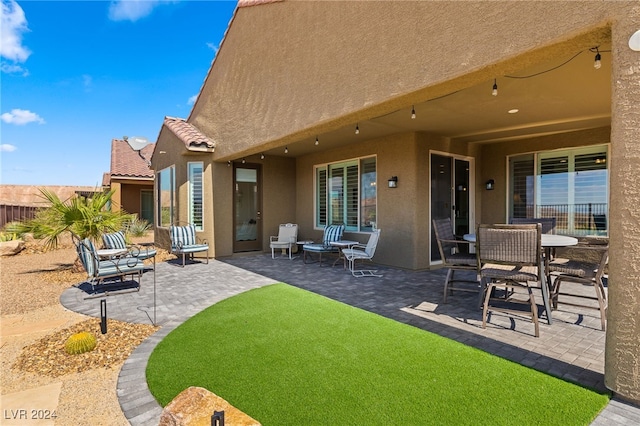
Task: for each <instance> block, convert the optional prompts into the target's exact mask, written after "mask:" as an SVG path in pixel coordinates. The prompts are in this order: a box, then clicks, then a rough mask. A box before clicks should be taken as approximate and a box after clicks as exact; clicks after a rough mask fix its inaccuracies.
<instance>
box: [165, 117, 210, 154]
mask: <svg viewBox="0 0 640 426" xmlns="http://www.w3.org/2000/svg"><path fill="white" fill-rule="evenodd" d="M164 125H165V126H167V128H168V129H169V130H171V131H172V132H173V133H174V134H175V135H176V136H177V137H178V139H180V140H181V141H182V142H183V143H184V145H185V146H186V147H187V149H189V150H197V151H200V150H202V149H203V148H204V149H205V150H207V151H208V150H213V149H214V148H215V146H216V144H215V143H214V142H213V141H212V140H211V139H209V138H208V137H207V136H205V135H204V134H203V133H202V132H200V130H198V129H197V128H196V127H195V126H194V125H193V124H191V123H187V121H186V120H184V119H183V118H175V117H165V118H164Z"/></svg>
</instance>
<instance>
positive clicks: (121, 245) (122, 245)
mask: <svg viewBox="0 0 640 426" xmlns="http://www.w3.org/2000/svg"><path fill="white" fill-rule="evenodd" d="M102 242H103V243H104V246H105V247H106V248H108V249H126V248H127V243H126V242H125V240H124V232H122V231H118V232H112V233H110V234H102Z"/></svg>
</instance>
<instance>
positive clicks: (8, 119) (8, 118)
mask: <svg viewBox="0 0 640 426" xmlns="http://www.w3.org/2000/svg"><path fill="white" fill-rule="evenodd" d="M0 119H2V121H4V122H5V123H9V124H15V125H18V126H22V125H25V124H29V123H34V122H35V123H40V124H44V119H43V118H42V117H40V116H39V115H38V114H36V113H35V112H31V111H29V110H26V109H17V108H16V109H12V110H11V112H5V113H4V114H2V115H0Z"/></svg>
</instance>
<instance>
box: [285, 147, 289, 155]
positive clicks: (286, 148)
mask: <svg viewBox="0 0 640 426" xmlns="http://www.w3.org/2000/svg"><path fill="white" fill-rule="evenodd" d="M284 153H285V154H288V153H289V148H288V147H286V146H285V147H284Z"/></svg>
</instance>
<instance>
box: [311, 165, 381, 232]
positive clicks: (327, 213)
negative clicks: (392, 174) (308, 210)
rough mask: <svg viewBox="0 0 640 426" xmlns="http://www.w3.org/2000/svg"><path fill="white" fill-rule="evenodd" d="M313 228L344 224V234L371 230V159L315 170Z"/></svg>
mask: <svg viewBox="0 0 640 426" xmlns="http://www.w3.org/2000/svg"><path fill="white" fill-rule="evenodd" d="M315 174H316V187H315V191H316V197H315V199H316V211H315V218H316V220H315V221H316V226H318V227H323V226H326V225H331V224H334V223H344V224H345V229H346V230H347V231H372V230H373V229H374V227H375V223H376V206H377V201H376V200H377V191H376V159H375V157H368V158H363V159H360V160H352V161H345V162H342V163H335V164H328V165H325V166H318V167H316V173H315Z"/></svg>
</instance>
